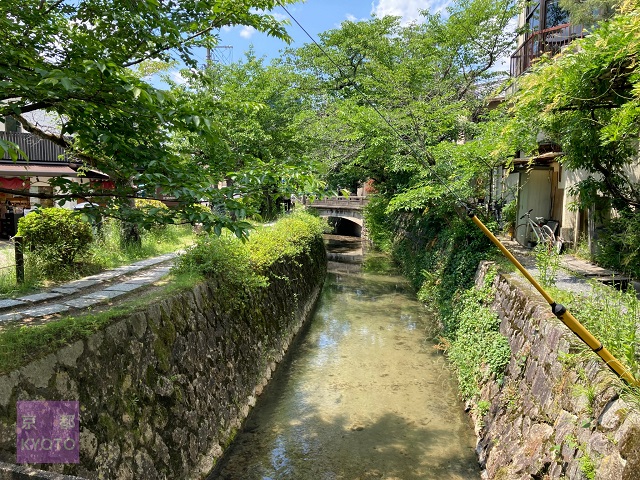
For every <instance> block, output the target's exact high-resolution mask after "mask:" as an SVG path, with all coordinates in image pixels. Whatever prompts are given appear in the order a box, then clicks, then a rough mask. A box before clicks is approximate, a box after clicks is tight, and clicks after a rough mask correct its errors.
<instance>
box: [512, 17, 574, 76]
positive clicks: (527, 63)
mask: <svg viewBox="0 0 640 480" xmlns="http://www.w3.org/2000/svg"><path fill="white" fill-rule="evenodd" d="M584 33H585V31H584V29H583V27H582V25H572V24H570V23H565V24H563V25H558V26H555V27H551V28H547V29H545V30H541V31H539V32H534V33H530V34H528V35H527V39H526V40H525V42H524V43H523V44H522V45H520V47H518V49H517V50H516V51H515V53H514V54H513V55H511V76H512V77H518V76H520V75H522V74H523V73H524V72H526V71H527V70H528V69H529V67H531V64H532V63H533V61H534V60H535V59H536V58H539V57H541V56H542V55H543V54H545V53H549V54H551V55H555V54H557V53H559V52H560V51H561V50H562V48H563V47H565V46H566V45H569V44H570V43H571V42H572V41H573V40H575V39H576V38H582V37H583V36H584Z"/></svg>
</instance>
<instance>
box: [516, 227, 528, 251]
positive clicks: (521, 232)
mask: <svg viewBox="0 0 640 480" xmlns="http://www.w3.org/2000/svg"><path fill="white" fill-rule="evenodd" d="M530 237H531V227H529V224H527V223H521V224H520V225H518V226H517V227H516V229H515V230H514V236H513V238H514V239H515V241H516V242H518V243H519V244H520V245H523V246H525V247H527V246H528V243H529V241H530Z"/></svg>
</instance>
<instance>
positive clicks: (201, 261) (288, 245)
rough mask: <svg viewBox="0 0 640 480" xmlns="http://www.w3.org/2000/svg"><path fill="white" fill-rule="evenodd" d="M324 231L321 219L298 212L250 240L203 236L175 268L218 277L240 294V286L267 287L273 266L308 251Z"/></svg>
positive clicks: (229, 288)
mask: <svg viewBox="0 0 640 480" xmlns="http://www.w3.org/2000/svg"><path fill="white" fill-rule="evenodd" d="M322 232H323V222H322V220H321V219H319V218H317V217H314V216H312V215H309V214H306V213H296V214H292V215H288V216H287V217H285V218H283V219H281V220H279V221H278V222H277V223H276V224H275V225H273V226H270V227H264V228H260V229H259V230H257V231H255V232H253V233H252V234H251V235H250V237H249V240H248V241H247V242H246V243H243V242H242V241H241V240H240V239H238V238H237V237H234V236H232V235H230V234H225V235H221V236H215V235H206V236H202V237H201V238H199V239H198V243H197V244H196V245H195V246H194V247H192V248H191V249H189V250H188V251H187V252H186V253H185V254H184V255H182V256H181V257H180V259H179V261H178V264H177V265H176V267H175V268H174V271H175V272H176V273H187V272H192V273H199V274H201V275H203V276H205V277H208V278H215V279H216V280H217V281H218V283H219V284H220V285H223V286H224V287H225V289H226V290H227V291H228V292H229V293H230V294H232V295H231V296H235V297H237V296H238V295H237V292H238V290H239V289H240V290H243V289H245V290H246V289H252V288H255V287H260V286H265V285H266V284H267V282H268V275H269V270H270V267H271V266H272V265H274V264H275V263H277V262H279V261H281V260H282V259H284V258H285V257H289V258H291V257H294V256H296V255H297V254H299V253H302V252H304V251H306V250H307V249H309V248H310V247H311V245H312V243H313V241H316V240H318V239H319V238H320V236H321V235H322Z"/></svg>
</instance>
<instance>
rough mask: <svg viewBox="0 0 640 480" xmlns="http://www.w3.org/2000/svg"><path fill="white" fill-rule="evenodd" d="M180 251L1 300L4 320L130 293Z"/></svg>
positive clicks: (0, 314)
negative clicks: (30, 293)
mask: <svg viewBox="0 0 640 480" xmlns="http://www.w3.org/2000/svg"><path fill="white" fill-rule="evenodd" d="M178 255H179V252H172V253H166V254H164V255H160V256H158V257H153V258H148V259H146V260H141V261H139V262H135V263H132V264H131V265H124V266H122V267H118V268H114V269H112V270H106V271H104V272H102V273H99V274H97V275H91V276H89V277H85V278H82V279H80V280H74V281H73V282H69V283H65V284H62V285H58V286H57V287H54V288H51V289H49V290H46V291H43V292H40V293H36V294H32V295H26V296H23V297H18V298H15V299H6V300H0V323H2V322H8V321H18V320H24V319H26V318H36V319H37V318H42V317H46V316H48V315H54V314H57V313H63V312H67V311H69V310H73V309H83V308H87V307H92V306H95V305H99V304H102V303H106V302H108V301H110V300H113V299H114V298H118V297H121V296H124V295H127V294H129V293H132V292H134V291H136V290H138V289H141V288H143V287H145V286H148V285H151V284H153V283H154V282H156V281H158V280H160V279H161V278H162V277H164V276H166V275H167V274H168V273H169V270H170V269H171V266H172V262H170V260H173V259H174V258H176V257H177V256H178Z"/></svg>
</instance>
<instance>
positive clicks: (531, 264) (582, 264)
mask: <svg viewBox="0 0 640 480" xmlns="http://www.w3.org/2000/svg"><path fill="white" fill-rule="evenodd" d="M500 240H501V241H502V243H504V244H505V246H506V247H507V249H509V251H510V252H511V253H512V254H513V255H514V256H515V257H516V258H517V259H518V261H519V262H520V263H522V265H523V266H524V267H525V268H526V269H527V270H528V271H529V272H531V273H532V274H533V275H534V276H535V277H536V278H537V277H538V274H539V272H538V269H537V268H536V265H535V256H534V253H533V251H532V250H530V249H528V248H525V247H523V246H522V245H520V244H519V243H518V242H516V241H514V240H506V239H505V238H501V239H500ZM591 280H596V281H599V282H601V283H603V284H607V285H610V286H611V285H614V284H616V285H619V284H621V283H622V285H623V287H624V286H626V285H627V284H629V283H630V284H631V285H632V286H633V287H634V288H635V289H636V290H637V291H638V292H639V294H640V283H639V282H630V280H629V278H628V277H626V276H624V275H622V274H619V273H616V272H614V271H613V270H609V269H606V268H603V267H600V266H598V265H596V264H594V263H591V262H589V261H588V260H583V259H581V258H577V257H574V256H573V255H569V254H562V255H561V256H560V269H558V273H557V277H556V287H557V288H559V289H561V290H568V291H571V292H576V293H580V292H590V291H591V290H592V287H591V282H590V281H591Z"/></svg>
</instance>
